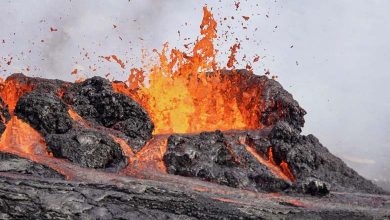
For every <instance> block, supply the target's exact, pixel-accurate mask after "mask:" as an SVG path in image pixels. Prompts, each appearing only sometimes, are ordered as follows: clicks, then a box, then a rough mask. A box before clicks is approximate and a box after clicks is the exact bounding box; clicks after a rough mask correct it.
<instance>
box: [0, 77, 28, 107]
mask: <svg viewBox="0 0 390 220" xmlns="http://www.w3.org/2000/svg"><path fill="white" fill-rule="evenodd" d="M33 89H34V86H33V85H30V84H28V83H23V82H19V81H18V80H15V79H14V78H8V79H7V80H5V81H3V82H1V83H0V97H1V98H2V99H3V101H4V102H5V103H6V104H7V105H8V110H9V112H10V113H11V114H12V113H13V112H14V109H15V107H16V103H17V102H18V100H19V98H20V97H21V96H22V95H24V94H25V93H27V92H31V91H32V90H33Z"/></svg>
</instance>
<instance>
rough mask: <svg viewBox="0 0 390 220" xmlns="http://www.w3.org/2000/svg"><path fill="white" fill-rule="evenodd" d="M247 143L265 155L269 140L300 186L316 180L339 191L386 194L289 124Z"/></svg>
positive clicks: (283, 123)
mask: <svg viewBox="0 0 390 220" xmlns="http://www.w3.org/2000/svg"><path fill="white" fill-rule="evenodd" d="M248 139H249V142H250V143H253V147H254V148H256V149H257V150H258V151H259V152H263V151H264V147H265V145H264V140H265V139H266V140H267V141H268V143H269V144H270V145H269V146H272V150H273V158H274V160H275V162H276V163H277V164H279V163H280V162H281V161H285V162H287V164H288V166H289V168H290V170H291V171H292V173H293V174H294V175H295V177H296V178H297V184H305V182H306V181H307V180H308V179H310V178H315V179H318V180H321V181H326V182H327V183H329V184H330V187H331V188H332V189H333V190H337V191H360V192H368V193H382V192H383V190H382V189H380V188H379V187H377V186H376V185H375V184H373V183H372V182H371V181H369V180H366V179H364V178H363V177H361V176H360V175H359V174H358V173H357V172H356V171H354V170H353V169H351V168H349V167H348V166H347V165H346V164H345V163H344V162H343V161H342V160H341V159H339V158H338V157H336V156H334V155H333V154H331V153H330V152H329V151H328V149H327V148H325V147H324V146H322V144H321V143H320V142H319V141H318V139H317V138H315V137H314V136H313V135H308V136H304V135H301V134H300V132H299V130H297V129H295V128H294V127H292V126H291V125H289V124H288V123H286V122H278V123H276V125H275V126H274V127H273V128H272V130H271V132H270V133H269V134H268V136H267V137H258V136H257V137H256V136H251V135H248Z"/></svg>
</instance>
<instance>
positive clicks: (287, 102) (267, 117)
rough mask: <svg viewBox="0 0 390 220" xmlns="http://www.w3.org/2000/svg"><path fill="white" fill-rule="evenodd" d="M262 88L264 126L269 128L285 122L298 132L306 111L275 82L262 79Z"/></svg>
mask: <svg viewBox="0 0 390 220" xmlns="http://www.w3.org/2000/svg"><path fill="white" fill-rule="evenodd" d="M261 77H265V76H261ZM265 78H266V77H265ZM262 87H263V91H262V100H263V109H262V112H261V122H262V123H263V124H264V125H266V126H270V125H274V124H275V123H276V122H278V121H285V122H287V123H289V124H290V125H291V126H292V127H293V128H295V129H297V130H299V131H300V130H301V128H302V127H303V126H304V124H305V119H304V116H305V115H306V111H305V110H304V109H303V108H301V107H300V106H299V104H298V102H297V101H295V100H294V98H293V96H292V95H291V94H290V93H289V92H287V91H286V90H284V89H283V87H282V85H280V83H278V82H277V81H275V80H270V79H262Z"/></svg>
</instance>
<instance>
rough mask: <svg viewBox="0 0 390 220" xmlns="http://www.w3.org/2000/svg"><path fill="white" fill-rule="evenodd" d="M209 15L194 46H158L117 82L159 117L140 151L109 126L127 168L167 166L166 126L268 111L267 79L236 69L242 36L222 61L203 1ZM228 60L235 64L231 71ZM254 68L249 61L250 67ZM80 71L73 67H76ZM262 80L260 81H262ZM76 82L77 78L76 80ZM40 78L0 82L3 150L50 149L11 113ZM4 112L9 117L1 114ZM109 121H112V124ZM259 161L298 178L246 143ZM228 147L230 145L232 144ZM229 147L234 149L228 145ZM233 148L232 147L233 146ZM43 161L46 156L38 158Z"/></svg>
mask: <svg viewBox="0 0 390 220" xmlns="http://www.w3.org/2000/svg"><path fill="white" fill-rule="evenodd" d="M203 13H204V16H203V20H202V23H201V25H200V38H198V39H197V40H196V42H195V44H194V47H193V48H192V50H191V53H190V54H187V53H185V52H182V51H180V50H178V49H171V50H170V51H169V47H168V43H166V44H165V45H164V47H163V49H162V51H161V52H157V51H156V50H155V52H156V53H157V54H158V58H159V63H158V64H153V62H143V63H148V64H147V65H145V66H144V67H143V68H140V69H136V68H134V69H131V70H130V76H129V78H128V80H127V83H126V84H125V83H122V82H112V86H113V88H114V90H115V91H116V92H120V93H123V94H126V95H128V96H130V97H132V98H133V99H135V100H136V101H137V102H138V103H140V104H141V105H142V107H143V108H144V109H146V111H147V112H148V113H149V115H150V117H151V120H152V121H153V123H154V126H155V129H154V132H153V134H154V137H153V138H152V139H151V140H149V142H148V143H147V144H146V145H145V146H143V147H142V149H141V150H140V151H139V152H133V150H132V149H131V146H129V144H128V143H127V142H126V141H125V140H124V139H121V138H119V137H118V136H116V135H115V134H114V133H110V136H111V137H112V138H113V139H114V140H115V142H117V143H118V144H119V145H120V146H121V148H122V151H123V153H124V155H125V156H126V157H127V158H128V166H127V168H126V169H124V170H122V173H123V174H129V173H130V174H132V175H136V176H142V175H143V174H145V173H147V172H149V171H152V172H155V173H158V174H167V167H166V166H165V164H164V162H163V156H164V154H165V152H166V150H167V139H168V134H175V133H176V134H177V133H198V132H203V131H214V130H223V131H224V130H225V131H226V130H249V129H260V128H262V127H263V124H262V123H261V122H260V121H261V120H260V117H261V113H262V106H263V103H262V97H261V94H262V92H263V91H262V85H259V84H257V83H256V82H251V81H250V80H248V77H249V76H250V74H247V73H246V74H247V75H245V76H244V75H243V74H241V73H240V71H238V70H235V69H234V64H235V63H236V62H237V60H236V58H235V55H236V52H237V50H238V49H239V48H240V44H235V45H233V46H232V47H231V54H230V56H229V57H228V63H227V67H222V68H221V67H220V66H219V64H218V63H217V61H216V55H217V50H216V49H215V47H214V40H215V39H216V38H217V22H216V21H215V19H214V18H213V15H212V13H211V12H210V11H209V10H208V9H207V7H204V8H203ZM103 58H104V59H106V60H108V61H111V60H113V61H115V62H117V63H118V64H120V66H121V68H122V69H124V68H125V63H124V62H122V61H121V60H120V59H119V58H118V57H117V56H115V55H111V56H108V57H103ZM226 68H229V69H231V71H227V70H226ZM249 69H250V68H249ZM76 72H77V71H76V70H75V71H74V73H76ZM257 82H258V81H257ZM76 83H77V81H76ZM36 86H38V85H35V84H34V83H30V81H18V80H15V79H13V78H12V77H10V78H8V79H7V80H6V81H2V82H1V83H0V97H1V98H2V99H3V100H4V102H5V104H6V105H7V106H8V109H9V111H10V114H11V120H9V121H8V123H7V124H6V129H5V131H4V133H3V134H2V136H1V139H0V150H3V151H7V152H14V153H16V154H19V155H29V158H33V159H34V156H37V157H46V158H47V157H49V156H50V155H48V154H47V149H46V148H47V146H46V144H45V141H44V138H43V137H42V136H41V135H40V134H39V133H38V132H37V131H36V130H34V129H33V128H32V127H30V125H29V124H27V123H25V122H23V121H21V120H19V119H18V118H17V117H16V116H13V111H14V109H15V106H16V103H17V102H18V100H19V98H20V97H21V96H22V95H23V94H25V93H27V92H30V91H32V90H33V89H34V88H35V87H36ZM66 89H67V87H66V85H65V86H61V88H60V89H59V91H57V92H58V96H59V97H60V98H63V95H64V93H65V92H66ZM68 114H69V115H70V117H71V118H72V119H73V120H74V121H75V122H77V124H78V126H81V127H87V128H89V127H90V123H89V122H88V121H87V120H85V119H84V118H83V117H81V116H80V115H79V114H77V113H76V112H75V111H74V110H73V109H72V107H71V106H70V105H69V106H68ZM5 121H6V120H5V119H3V122H5ZM108 129H109V128H108ZM245 146H246V150H247V151H248V152H250V153H251V154H252V155H253V156H254V157H255V158H256V159H257V160H258V161H259V162H260V163H262V164H264V165H265V166H267V167H268V168H269V169H270V170H271V172H272V173H273V174H274V175H275V176H277V177H278V178H281V179H284V180H288V181H294V180H295V178H294V176H293V175H292V173H291V172H290V170H289V168H288V164H287V163H286V162H282V163H281V164H279V165H277V164H276V163H275V162H274V161H273V157H272V150H271V151H270V155H269V158H270V159H269V160H265V159H264V158H263V157H262V156H261V155H259V154H258V153H257V152H256V151H255V150H254V148H252V147H249V146H247V145H245ZM229 149H230V148H229ZM230 150H231V149H230ZM231 151H232V150H231ZM40 161H41V162H42V160H40Z"/></svg>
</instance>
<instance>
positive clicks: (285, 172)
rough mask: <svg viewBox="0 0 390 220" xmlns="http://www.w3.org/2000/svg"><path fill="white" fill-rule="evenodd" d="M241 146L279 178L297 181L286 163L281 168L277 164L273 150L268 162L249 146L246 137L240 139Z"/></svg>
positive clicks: (269, 154)
mask: <svg viewBox="0 0 390 220" xmlns="http://www.w3.org/2000/svg"><path fill="white" fill-rule="evenodd" d="M240 144H242V145H244V146H245V149H246V150H247V151H248V152H249V153H251V154H252V155H253V156H254V157H255V158H256V160H257V161H259V163H261V164H263V165H265V166H266V167H268V169H269V170H270V171H271V172H272V173H273V174H274V175H275V176H277V177H278V178H280V179H283V180H285V181H291V182H294V181H295V176H294V175H293V174H292V172H291V171H290V169H289V168H288V164H287V163H286V162H284V161H283V162H282V163H281V164H280V165H279V166H278V165H277V164H276V163H275V161H274V157H273V154H272V148H271V147H269V148H268V160H267V159H265V158H264V156H262V155H260V154H259V153H258V152H257V151H256V149H254V148H253V147H251V146H249V145H248V144H247V143H246V141H245V138H244V137H240Z"/></svg>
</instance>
